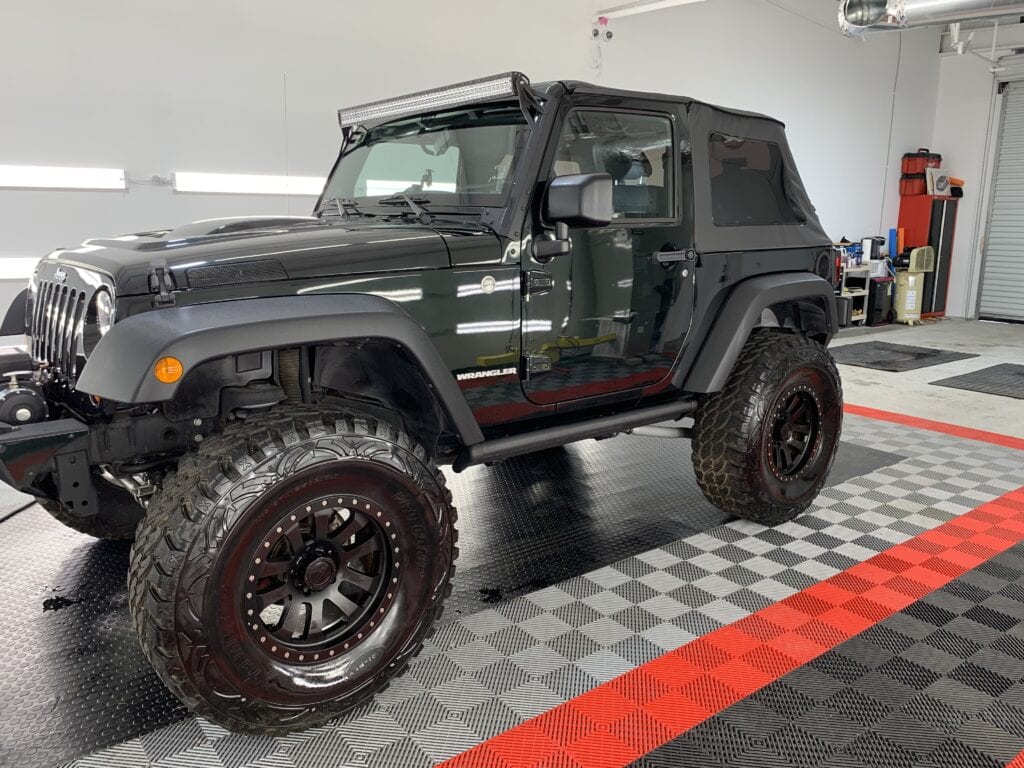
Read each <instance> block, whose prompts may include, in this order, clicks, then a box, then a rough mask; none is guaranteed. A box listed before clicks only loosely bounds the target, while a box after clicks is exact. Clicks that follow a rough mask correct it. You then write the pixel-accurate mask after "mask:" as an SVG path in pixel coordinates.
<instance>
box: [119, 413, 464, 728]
mask: <svg viewBox="0 0 1024 768" xmlns="http://www.w3.org/2000/svg"><path fill="white" fill-rule="evenodd" d="M455 519H456V512H455V508H454V507H453V506H452V503H451V494H450V493H449V491H448V490H447V488H446V487H445V481H444V476H443V475H442V474H441V473H440V472H439V471H438V469H437V468H436V466H435V465H434V464H433V462H432V461H431V460H430V459H429V458H428V457H427V456H426V454H425V452H424V451H423V449H422V448H421V447H419V446H418V445H416V444H414V443H413V442H412V441H411V439H410V438H409V437H408V436H407V435H405V434H404V433H402V432H401V431H400V430H398V429H397V428H395V427H394V426H392V425H390V424H386V423H384V422H381V421H378V420H376V419H373V418H371V417H367V416H364V415H361V414H358V413H355V412H352V411H347V410H333V409H332V410H320V411H316V410H313V409H311V408H308V407H301V408H297V407H289V408H284V409H278V410H274V411H270V412H267V413H264V414H259V415H253V416H251V417H250V418H248V419H247V420H246V421H245V422H244V423H235V424H232V425H230V426H228V427H227V428H226V429H225V431H224V432H223V433H222V434H220V435H218V436H216V437H213V438H211V439H209V440H207V441H205V442H204V443H203V445H202V446H201V447H200V448H199V449H198V450H197V451H196V452H194V453H193V454H190V455H188V456H186V457H185V458H184V459H183V460H182V461H181V463H180V464H179V467H178V470H177V472H176V473H174V474H172V475H170V476H168V478H167V479H166V481H165V483H164V485H163V488H162V489H161V490H160V492H159V493H158V494H157V495H156V496H155V497H154V499H153V500H152V502H151V504H150V512H149V515H148V517H147V518H146V520H145V521H144V522H143V523H142V525H141V526H140V527H139V533H138V537H137V539H136V542H135V546H134V548H133V551H132V559H131V568H130V572H129V579H128V585H129V601H130V607H131V611H132V616H133V620H134V623H135V628H136V630H137V632H138V635H139V639H140V641H141V643H142V647H143V650H144V652H145V654H146V656H147V657H148V658H149V660H150V662H151V663H152V664H153V667H154V668H155V669H156V671H157V673H158V674H159V676H160V677H161V679H162V680H163V681H164V683H165V684H166V685H167V686H168V687H169V688H170V689H171V690H172V691H173V692H174V693H175V694H176V695H177V696H178V697H179V698H180V699H181V700H182V701H183V702H184V703H185V704H186V705H187V706H189V707H190V708H192V709H193V710H194V711H196V712H198V713H199V714H202V715H203V716H205V717H207V718H209V719H211V720H213V721H214V722H217V723H219V724H220V725H223V726H224V727H226V728H229V729H231V730H235V731H241V732H249V733H284V732H287V731H291V730H295V729H300V728H307V727H309V726H312V725H316V724H319V723H322V722H324V721H326V720H328V719H330V718H332V717H335V716H337V715H339V714H341V713H343V712H345V711H346V710H348V709H351V708H352V707H354V706H357V705H358V704H361V703H363V702H365V701H366V700H367V699H369V698H370V697H371V696H372V695H373V694H374V693H375V692H377V691H379V690H381V689H382V688H384V687H386V686H387V684H388V682H389V681H390V680H391V679H392V678H393V677H395V676H396V675H398V674H401V673H402V672H403V671H404V670H405V668H406V667H407V665H408V663H409V661H410V660H411V659H412V657H413V656H414V655H415V654H416V653H417V652H418V651H419V649H420V648H421V647H422V644H423V641H424V639H425V638H426V637H427V636H428V634H429V633H430V632H431V630H432V628H433V625H434V623H435V622H436V620H437V618H438V617H439V616H440V614H441V609H442V605H443V602H444V599H445V598H446V597H447V595H448V594H449V592H450V591H451V586H450V579H451V577H452V575H453V573H454V570H455V566H454V561H455V558H456V556H457V554H458V550H457V548H456V546H455V541H456V534H455V529H454V525H455Z"/></svg>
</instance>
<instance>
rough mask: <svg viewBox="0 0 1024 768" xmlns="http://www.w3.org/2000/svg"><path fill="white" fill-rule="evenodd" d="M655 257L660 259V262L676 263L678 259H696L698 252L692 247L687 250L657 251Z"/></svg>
mask: <svg viewBox="0 0 1024 768" xmlns="http://www.w3.org/2000/svg"><path fill="white" fill-rule="evenodd" d="M654 258H656V259H657V260H658V263H659V264H674V263H675V262H677V261H696V260H697V252H696V251H695V250H693V249H692V248H687V249H686V250H685V251H657V252H656V253H655V254H654Z"/></svg>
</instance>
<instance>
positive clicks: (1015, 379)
mask: <svg viewBox="0 0 1024 768" xmlns="http://www.w3.org/2000/svg"><path fill="white" fill-rule="evenodd" d="M932 384H935V385H936V386H939V387H952V388H953V389H966V390H968V391H970V392H981V393H983V394H986V395H1002V396H1003V397H1014V398H1016V399H1018V400H1024V365H1015V364H1014V363H1003V364H1001V365H993V366H992V367H990V368H982V369H981V370H980V371H971V372H970V373H965V374H963V375H961V376H952V377H950V378H948V379H941V380H940V381H933V382H932Z"/></svg>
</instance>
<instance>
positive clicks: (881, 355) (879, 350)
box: [830, 341, 977, 373]
mask: <svg viewBox="0 0 1024 768" xmlns="http://www.w3.org/2000/svg"><path fill="white" fill-rule="evenodd" d="M830 351H831V352H832V357H833V358H835V361H836V362H837V363H842V364H843V365H856V366H857V367H859V368H874V369H875V370H878V371H892V372H893V373H901V372H903V371H913V370H916V369H918V368H927V367H928V366H931V365H941V364H942V363H951V362H953V361H955V360H966V359H968V358H971V357H977V355H975V354H970V353H967V352H950V351H948V350H945V349H931V348H929V347H908V346H905V345H903V344H890V343H889V342H886V341H864V342H861V343H859V344H845V345H843V346H839V347H831V348H830Z"/></svg>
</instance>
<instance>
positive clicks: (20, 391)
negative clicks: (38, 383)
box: [0, 371, 48, 426]
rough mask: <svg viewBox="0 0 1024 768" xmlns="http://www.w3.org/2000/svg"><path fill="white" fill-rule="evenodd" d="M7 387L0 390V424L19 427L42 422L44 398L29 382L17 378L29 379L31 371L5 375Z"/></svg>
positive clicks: (44, 413)
mask: <svg viewBox="0 0 1024 768" xmlns="http://www.w3.org/2000/svg"><path fill="white" fill-rule="evenodd" d="M6 375H7V377H8V379H9V381H8V384H7V387H6V388H5V389H3V390H0V422H5V423H7V424H13V425H14V426H19V425H21V424H33V423H35V422H37V421H43V420H44V419H45V418H46V416H47V410H48V409H47V407H46V398H45V397H43V395H42V393H41V392H39V390H37V389H36V388H35V386H34V385H33V384H32V383H31V382H30V381H26V380H25V379H24V378H23V379H20V380H19V378H18V377H19V376H22V377H30V376H31V375H32V372H31V371H11V372H9V373H7V374H6Z"/></svg>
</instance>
